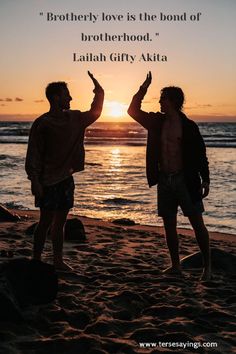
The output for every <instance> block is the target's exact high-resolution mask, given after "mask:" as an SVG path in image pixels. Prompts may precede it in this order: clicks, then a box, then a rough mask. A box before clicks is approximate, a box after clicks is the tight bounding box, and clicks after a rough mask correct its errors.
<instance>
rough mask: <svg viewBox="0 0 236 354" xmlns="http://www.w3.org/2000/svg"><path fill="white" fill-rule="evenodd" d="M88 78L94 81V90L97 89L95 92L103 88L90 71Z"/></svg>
mask: <svg viewBox="0 0 236 354" xmlns="http://www.w3.org/2000/svg"><path fill="white" fill-rule="evenodd" d="M88 76H89V77H90V78H91V80H92V81H93V83H94V89H95V90H96V89H101V88H102V87H101V85H100V84H99V82H98V81H97V80H96V79H95V77H94V76H93V74H92V73H91V72H90V71H88Z"/></svg>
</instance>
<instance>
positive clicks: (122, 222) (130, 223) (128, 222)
mask: <svg viewBox="0 0 236 354" xmlns="http://www.w3.org/2000/svg"><path fill="white" fill-rule="evenodd" d="M112 223H113V224H117V225H125V226H133V225H135V222H134V221H133V220H131V219H126V218H122V219H116V220H113V221H112Z"/></svg>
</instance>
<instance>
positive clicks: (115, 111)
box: [106, 101, 127, 118]
mask: <svg viewBox="0 0 236 354" xmlns="http://www.w3.org/2000/svg"><path fill="white" fill-rule="evenodd" d="M106 106H107V114H108V115H109V116H110V117H114V118H120V117H124V116H125V115H126V111H127V105H125V104H123V103H120V102H117V101H108V102H106Z"/></svg>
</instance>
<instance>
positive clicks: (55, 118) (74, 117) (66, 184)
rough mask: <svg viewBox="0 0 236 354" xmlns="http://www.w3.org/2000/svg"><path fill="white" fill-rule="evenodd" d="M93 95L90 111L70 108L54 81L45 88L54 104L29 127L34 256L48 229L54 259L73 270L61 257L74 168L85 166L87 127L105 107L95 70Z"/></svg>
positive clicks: (62, 88) (65, 94)
mask: <svg viewBox="0 0 236 354" xmlns="http://www.w3.org/2000/svg"><path fill="white" fill-rule="evenodd" d="M88 75H89V77H90V78H91V79H92V81H93V83H94V91H93V92H94V93H95V96H94V99H93V102H92V105H91V108H90V110H89V111H87V112H80V111H78V110H70V101H71V100H72V98H71V96H70V92H69V90H68V88H67V84H66V83H65V82H52V83H50V84H49V85H48V86H47V88H46V97H47V99H48V101H49V104H50V110H49V112H47V113H44V114H43V115H42V116H40V117H39V118H37V119H36V120H35V121H34V123H33V125H32V127H31V130H30V136H29V143H28V150H27V155H26V163H25V169H26V173H27V175H28V178H29V179H30V180H31V190H32V194H33V195H34V196H35V206H37V207H39V208H40V220H39V223H38V226H37V229H36V231H35V234H34V246H33V258H34V259H38V260H40V259H41V254H42V251H43V248H44V243H45V240H46V236H47V233H48V231H49V229H50V234H51V239H52V246H53V257H54V265H55V267H56V268H57V269H59V270H70V269H71V267H70V266H69V265H68V264H66V263H65V262H64V260H63V240H64V225H65V222H66V218H67V215H68V212H69V209H70V208H72V207H73V197H74V180H73V176H72V175H73V173H75V172H78V171H82V170H83V169H84V157H85V151H84V145H83V143H84V134H85V129H86V127H88V126H89V125H90V124H92V123H93V122H95V121H96V120H97V119H98V118H99V116H100V114H101V111H102V106H103V100H104V91H103V89H102V87H101V86H100V85H99V83H98V81H97V80H96V79H95V78H94V77H93V75H92V74H91V73H90V72H88Z"/></svg>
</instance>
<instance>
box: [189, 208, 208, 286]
mask: <svg viewBox="0 0 236 354" xmlns="http://www.w3.org/2000/svg"><path fill="white" fill-rule="evenodd" d="M189 221H190V223H191V225H192V227H193V229H194V232H195V236H196V239H197V242H198V245H199V248H200V250H201V252H202V257H203V265H204V268H203V273H202V278H201V279H202V280H209V279H210V278H211V254H210V245H209V234H208V231H207V228H206V226H205V224H204V221H203V217H202V215H201V214H198V215H193V216H189Z"/></svg>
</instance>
